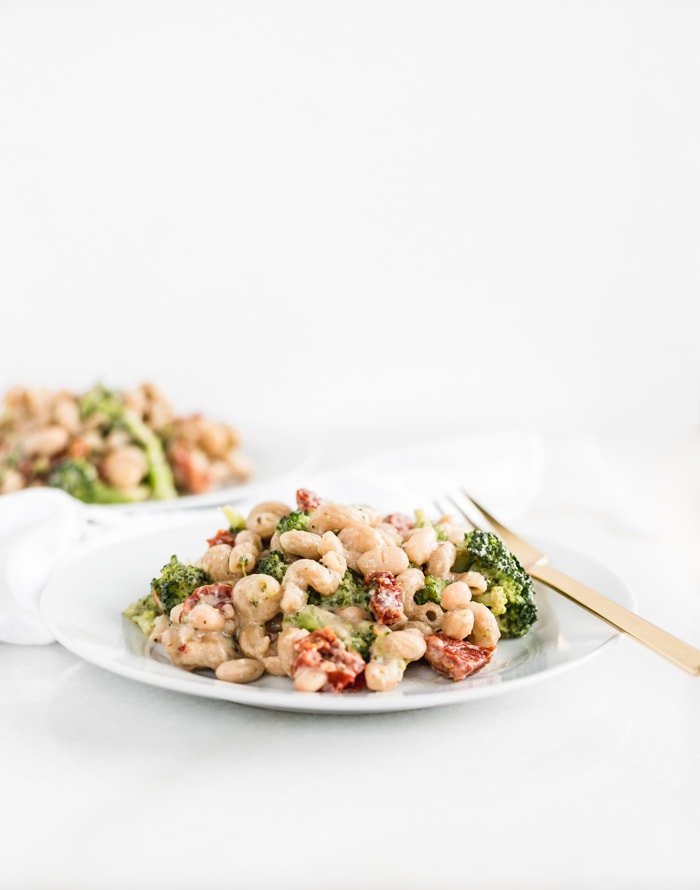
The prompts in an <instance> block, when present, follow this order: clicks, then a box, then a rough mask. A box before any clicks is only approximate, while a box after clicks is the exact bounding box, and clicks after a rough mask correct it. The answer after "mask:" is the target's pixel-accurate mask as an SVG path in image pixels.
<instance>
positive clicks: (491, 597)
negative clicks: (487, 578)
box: [474, 587, 508, 617]
mask: <svg viewBox="0 0 700 890" xmlns="http://www.w3.org/2000/svg"><path fill="white" fill-rule="evenodd" d="M474 601H475V602H477V603H481V604H482V605H484V606H488V607H489V609H491V611H492V612H493V614H494V615H495V616H496V617H498V616H499V615H503V614H504V613H505V611H506V609H507V608H508V597H507V596H506V592H505V590H504V589H503V588H502V587H490V588H489V589H488V590H487V591H486V593H480V594H476V595H475V596H474Z"/></svg>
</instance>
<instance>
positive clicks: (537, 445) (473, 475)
mask: <svg viewBox="0 0 700 890" xmlns="http://www.w3.org/2000/svg"><path fill="white" fill-rule="evenodd" d="M542 467H543V458H542V442H541V440H540V437H539V436H538V435H536V434H533V433H529V432H524V433H523V432H513V431H508V432H505V431H503V432H497V433H483V434H474V435H466V436H457V437H453V438H448V439H442V440H439V441H431V442H424V443H421V444H418V445H413V446H410V447H408V448H405V449H402V450H400V451H396V450H394V451H392V452H390V453H385V454H380V455H378V456H377V457H374V458H368V459H366V460H363V461H360V462H358V463H355V464H354V465H352V466H350V467H346V468H344V469H339V468H338V469H334V470H332V471H329V472H326V473H320V474H313V475H311V476H310V477H309V478H306V477H305V478H304V479H299V480H293V481H287V480H285V481H284V482H281V481H277V482H269V483H264V484H263V483H261V484H260V485H258V486H256V487H255V491H253V492H252V493H251V495H250V498H248V499H246V501H250V502H251V503H255V501H257V500H268V499H275V500H279V499H286V500H289V501H290V502H292V501H293V495H294V488H295V487H297V486H304V487H310V488H314V489H315V490H316V491H318V493H319V494H320V495H321V496H322V497H328V498H333V499H337V500H340V501H348V502H350V503H368V504H376V505H377V506H379V507H385V508H386V509H387V510H392V511H403V512H410V511H412V510H413V509H415V508H416V507H423V508H425V509H426V510H428V511H429V512H434V508H433V500H434V498H436V497H440V496H443V495H444V494H446V493H449V492H450V491H455V490H456V489H457V488H458V487H459V486H460V485H466V486H468V487H469V488H470V489H473V493H474V494H475V496H480V497H483V498H484V500H485V501H486V502H487V503H488V504H489V505H493V508H494V511H495V512H500V514H501V515H502V516H503V517H504V518H505V519H507V520H511V519H513V518H515V517H517V516H518V515H520V514H521V513H522V512H523V510H524V509H526V508H527V507H528V506H529V505H530V504H531V503H532V501H533V499H534V498H536V497H537V495H538V492H539V490H540V486H541V481H542ZM187 519H188V514H187V513H186V512H185V511H184V510H175V511H172V512H168V513H167V514H164V513H162V512H153V513H146V512H142V511H140V512H139V514H138V516H137V515H135V514H133V513H132V514H130V513H128V512H126V511H122V510H120V511H113V512H110V511H109V510H108V508H101V509H100V511H99V512H96V511H95V510H91V509H90V508H86V507H85V506H84V505H82V504H80V503H79V502H78V501H75V500H74V499H73V498H71V497H69V496H68V495H66V494H64V493H63V492H60V491H55V490H52V489H38V488H37V489H31V490H29V491H23V492H19V493H17V494H12V495H5V496H3V497H0V641H2V642H6V643H18V644H25V645H27V644H43V643H50V642H51V641H52V639H53V638H52V636H51V634H50V633H49V632H48V630H47V629H46V628H45V627H44V625H43V624H42V622H41V618H40V615H39V600H40V597H41V592H42V590H43V588H44V587H45V585H46V583H47V581H48V579H49V577H50V575H51V571H52V569H53V568H54V567H55V566H56V564H57V563H58V562H59V561H60V560H62V559H64V558H70V556H71V555H72V554H75V553H77V552H78V550H79V549H80V548H81V547H82V546H84V545H87V546H90V545H92V544H93V543H94V542H95V541H96V540H98V539H102V538H103V536H106V535H108V536H109V537H110V538H114V539H118V538H119V537H121V536H123V535H132V534H134V533H135V532H136V531H137V530H141V529H143V531H144V532H145V531H148V530H150V529H153V528H159V527H162V526H163V525H166V524H179V523H182V522H183V521H187Z"/></svg>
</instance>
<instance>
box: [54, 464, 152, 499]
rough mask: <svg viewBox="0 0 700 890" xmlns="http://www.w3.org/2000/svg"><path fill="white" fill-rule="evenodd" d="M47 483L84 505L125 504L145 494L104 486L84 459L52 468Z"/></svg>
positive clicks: (138, 490) (94, 470)
mask: <svg viewBox="0 0 700 890" xmlns="http://www.w3.org/2000/svg"><path fill="white" fill-rule="evenodd" d="M48 483H49V485H51V486H52V487H53V488H60V489H62V490H63V491H66V492H68V494H72V495H73V497H74V498H77V499H78V500H79V501H82V502H83V503H84V504H126V503H130V502H131V501H136V500H140V495H141V494H145V493H146V492H143V491H141V490H140V489H136V490H135V491H133V492H125V491H120V490H119V489H117V488H112V487H111V486H110V485H106V484H105V483H104V482H103V481H102V480H101V479H100V477H99V476H98V475H97V470H96V469H95V468H94V467H93V465H92V464H91V463H88V461H86V460H85V459H84V458H73V459H70V460H64V461H62V462H61V463H60V464H58V465H57V466H56V467H54V469H53V471H52V472H51V474H50V476H49V478H48Z"/></svg>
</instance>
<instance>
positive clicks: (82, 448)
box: [66, 437, 91, 457]
mask: <svg viewBox="0 0 700 890" xmlns="http://www.w3.org/2000/svg"><path fill="white" fill-rule="evenodd" d="M90 450H91V449H90V446H89V445H88V443H87V442H86V441H85V439H81V438H80V437H76V438H75V439H73V441H72V442H71V443H70V445H69V446H68V451H67V452H66V454H67V455H68V457H87V456H88V455H89V454H90Z"/></svg>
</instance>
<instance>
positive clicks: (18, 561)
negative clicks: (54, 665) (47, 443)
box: [0, 488, 84, 645]
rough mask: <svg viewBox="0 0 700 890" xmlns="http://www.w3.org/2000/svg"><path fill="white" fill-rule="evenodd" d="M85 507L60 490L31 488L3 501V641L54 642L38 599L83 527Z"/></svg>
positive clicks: (0, 625) (0, 584)
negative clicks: (41, 614)
mask: <svg viewBox="0 0 700 890" xmlns="http://www.w3.org/2000/svg"><path fill="white" fill-rule="evenodd" d="M83 525H84V519H83V515H82V508H81V505H80V504H79V503H78V501H76V500H74V499H73V498H72V497H70V496H69V495H67V494H64V492H62V491H55V490H53V489H45V488H32V489H29V490H28V491H21V492H18V493H17V494H7V495H4V496H3V497H1V498H0V640H1V641H3V642H5V643H23V644H25V645H26V644H30V643H51V642H52V641H53V637H52V636H51V634H50V633H49V632H48V631H47V630H46V628H45V627H44V625H43V623H42V621H41V618H40V616H39V597H40V594H41V591H42V590H43V588H44V587H45V585H46V582H47V581H48V580H49V577H50V576H51V572H52V570H53V568H54V566H55V565H56V564H57V563H58V562H59V561H60V560H61V559H62V558H63V557H64V556H65V555H66V554H67V553H68V551H69V549H70V548H71V546H72V545H73V544H75V543H76V542H77V541H78V540H79V538H80V536H81V531H82V529H83Z"/></svg>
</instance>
